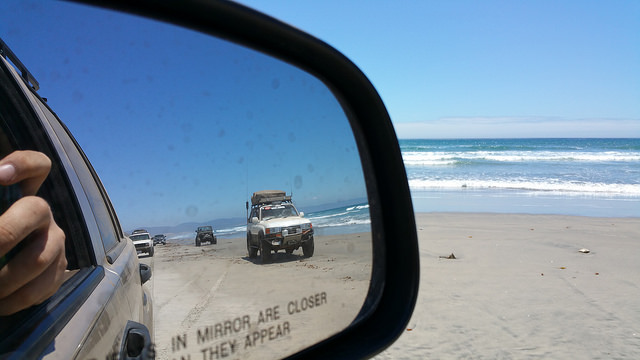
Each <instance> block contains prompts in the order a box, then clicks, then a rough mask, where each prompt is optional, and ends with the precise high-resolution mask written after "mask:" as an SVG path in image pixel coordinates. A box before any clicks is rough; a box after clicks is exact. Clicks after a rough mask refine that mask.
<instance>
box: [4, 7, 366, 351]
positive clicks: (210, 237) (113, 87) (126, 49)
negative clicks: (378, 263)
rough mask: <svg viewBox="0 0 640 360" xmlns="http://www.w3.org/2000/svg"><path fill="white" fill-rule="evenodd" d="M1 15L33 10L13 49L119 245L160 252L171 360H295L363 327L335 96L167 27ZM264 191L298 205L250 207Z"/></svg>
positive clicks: (358, 258) (285, 69)
mask: <svg viewBox="0 0 640 360" xmlns="http://www.w3.org/2000/svg"><path fill="white" fill-rule="evenodd" d="M4 6H5V7H7V8H9V10H12V11H13V12H14V13H21V12H25V11H27V10H28V11H29V14H30V15H29V16H18V17H13V18H9V17H7V16H3V18H2V23H3V25H2V28H1V31H2V36H3V37H4V38H5V41H7V42H8V43H9V44H10V45H11V46H12V49H13V50H14V52H15V53H17V54H20V55H19V56H20V58H21V60H22V61H23V62H24V63H25V64H26V65H27V66H28V67H29V69H30V71H31V72H32V73H33V74H34V75H35V76H36V77H37V79H38V81H39V82H40V85H41V89H40V91H39V93H40V94H41V96H43V97H47V98H48V104H49V105H50V106H51V107H52V108H53V109H54V111H56V113H57V114H58V116H59V117H60V118H61V119H62V120H63V121H64V122H65V123H66V124H67V126H68V127H69V129H70V130H71V132H72V134H74V136H75V137H76V139H77V140H78V142H79V144H80V146H82V147H83V149H84V151H85V153H86V154H87V156H88V158H89V159H90V161H91V162H92V164H93V166H94V167H95V169H96V171H97V173H98V175H99V176H100V178H101V180H102V182H103V184H104V186H105V188H106V190H107V192H108V193H109V196H110V198H111V202H112V203H113V206H114V208H115V210H116V212H117V214H118V218H119V221H120V223H121V225H122V228H123V230H124V231H125V232H126V233H127V234H131V233H132V232H133V231H134V230H136V229H144V230H146V231H147V232H148V233H149V235H150V236H151V237H153V236H155V235H164V237H160V236H159V237H157V239H156V245H155V246H154V247H153V248H152V249H153V251H152V255H153V256H149V255H148V254H141V258H140V261H141V262H143V263H145V264H148V265H150V266H151V267H152V269H153V275H152V277H151V279H150V280H149V281H148V282H147V283H146V284H145V286H148V287H150V288H152V291H153V302H154V324H155V325H154V336H155V343H156V350H157V356H158V358H161V359H163V358H188V356H189V355H191V356H192V358H194V359H195V358H201V357H203V356H205V358H216V356H217V355H215V354H218V355H220V354H223V353H225V354H230V355H233V357H234V358H235V357H242V358H260V359H266V358H274V357H282V356H285V355H288V354H292V353H294V352H295V351H298V350H300V349H302V348H304V347H306V346H309V345H311V344H312V343H314V342H317V341H319V340H322V339H325V338H327V337H328V336H330V335H332V334H334V333H336V332H338V331H340V330H342V329H344V328H345V327H346V326H347V325H348V324H349V323H350V322H351V321H352V320H353V319H354V318H355V317H356V315H357V314H358V312H359V310H360V307H361V306H362V303H363V301H364V298H365V296H366V293H367V290H368V286H369V280H370V274H371V263H372V258H371V236H370V220H369V210H368V202H367V197H366V186H365V183H364V176H363V173H362V167H361V164H360V159H359V155H358V150H357V147H356V144H355V141H354V138H353V135H352V132H351V129H350V127H349V123H348V120H347V118H346V116H345V114H344V112H343V110H342V108H341V107H340V105H339V103H338V101H337V99H336V98H335V97H334V95H333V94H332V93H331V92H330V91H329V90H328V88H327V87H326V86H325V85H324V84H323V83H322V82H320V81H319V80H318V79H316V78H314V77H313V76H310V75H309V74H307V73H305V72H303V71H301V70H299V69H297V68H295V67H293V66H291V65H288V64H285V63H283V62H281V61H279V60H275V59H273V58H270V57H268V56H264V55H262V54H260V53H257V52H254V51H251V50H248V49H245V48H242V47H239V46H236V45H233V44H230V43H227V42H224V41H221V40H219V39H216V38H212V37H209V36H205V35H202V34H199V33H196V32H192V31H188V30H184V29H180V28H177V27H174V26H170V25H167V24H160V23H156V22H152V21H148V20H143V19H139V18H137V17H132V16H128V15H123V14H114V13H112V12H107V11H103V10H97V9H92V8H86V7H81V6H77V5H73V4H60V3H57V4H41V3H37V4H25V3H23V2H16V1H13V2H11V3H10V4H5V5H4ZM5 14H7V12H5ZM262 190H279V191H281V192H283V193H284V194H282V193H278V194H276V195H273V194H272V195H273V196H272V197H271V198H268V199H267V200H265V199H263V200H262V202H260V201H258V200H256V198H254V199H253V200H254V201H253V202H252V195H253V194H254V193H256V192H259V191H262ZM276 210H277V211H280V210H283V211H284V210H286V211H288V215H287V214H275V212H276ZM269 212H272V213H270V214H269V215H267V213H269ZM298 212H299V213H298ZM302 213H303V214H302ZM203 226H210V227H211V230H210V231H206V230H207V229H200V230H201V231H199V230H198V229H199V227H203ZM274 234H275V235H274ZM267 240H269V241H270V243H269V244H270V245H271V251H269V248H268V246H266V245H264V244H265V243H266V241H267ZM163 241H164V243H165V244H163ZM303 241H304V242H303ZM311 241H313V243H311V245H310V242H311ZM198 245H199V246H198ZM288 245H290V246H288ZM287 246H288V247H287ZM310 246H313V247H311V248H310ZM211 356H213V357H211Z"/></svg>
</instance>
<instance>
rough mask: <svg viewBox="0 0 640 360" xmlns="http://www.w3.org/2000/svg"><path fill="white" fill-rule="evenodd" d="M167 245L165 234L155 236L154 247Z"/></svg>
mask: <svg viewBox="0 0 640 360" xmlns="http://www.w3.org/2000/svg"><path fill="white" fill-rule="evenodd" d="M158 244H162V245H166V244H167V237H166V236H165V235H164V234H158V235H153V245H158Z"/></svg>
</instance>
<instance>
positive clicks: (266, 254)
mask: <svg viewBox="0 0 640 360" xmlns="http://www.w3.org/2000/svg"><path fill="white" fill-rule="evenodd" d="M258 242H259V243H260V260H262V263H263V264H268V263H270V262H271V245H270V244H269V243H268V242H266V241H264V236H263V235H262V233H260V235H258Z"/></svg>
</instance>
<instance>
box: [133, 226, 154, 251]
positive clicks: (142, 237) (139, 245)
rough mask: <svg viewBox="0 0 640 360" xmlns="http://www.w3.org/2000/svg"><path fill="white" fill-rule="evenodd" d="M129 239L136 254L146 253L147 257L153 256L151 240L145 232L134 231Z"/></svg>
mask: <svg viewBox="0 0 640 360" xmlns="http://www.w3.org/2000/svg"><path fill="white" fill-rule="evenodd" d="M129 238H130V239H131V240H132V241H133V245H135V246H136V251H137V252H138V254H140V253H147V254H149V256H153V249H154V247H153V238H152V237H151V235H150V234H149V232H148V231H147V230H142V229H140V230H134V231H133V233H131V235H129Z"/></svg>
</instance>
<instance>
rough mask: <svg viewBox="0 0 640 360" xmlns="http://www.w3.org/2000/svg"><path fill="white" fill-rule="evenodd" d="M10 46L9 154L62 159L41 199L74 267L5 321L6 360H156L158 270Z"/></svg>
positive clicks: (5, 58) (0, 97) (1, 66)
mask: <svg viewBox="0 0 640 360" xmlns="http://www.w3.org/2000/svg"><path fill="white" fill-rule="evenodd" d="M0 47H1V49H0V50H1V51H0V54H1V56H0V85H1V86H0V138H1V139H2V142H3V144H2V145H3V146H2V148H3V149H7V147H8V149H7V151H9V152H11V151H15V150H18V149H32V150H36V151H40V152H42V153H44V154H45V155H47V156H48V157H49V158H50V159H51V160H52V163H53V164H52V169H51V172H50V174H49V177H48V178H47V180H46V181H45V183H44V184H43V185H42V187H41V188H40V192H39V196H41V197H43V198H44V199H45V200H47V201H48V202H49V204H50V207H51V209H52V213H53V216H54V219H55V221H56V223H57V224H58V225H59V226H60V227H61V228H62V229H63V230H64V232H65V235H66V240H65V241H66V244H65V247H66V257H67V262H68V266H67V271H66V275H67V280H66V281H65V282H64V283H63V284H62V286H61V288H60V289H59V290H58V292H57V293H56V294H54V295H53V296H52V297H51V298H49V299H48V300H47V301H45V302H44V303H42V304H40V305H36V306H33V307H31V308H28V309H25V310H23V311H21V312H18V313H16V314H13V315H11V316H7V317H2V318H0V358H2V359H32V358H41V357H42V356H44V355H45V354H48V355H49V356H51V357H56V358H59V359H73V358H78V359H92V358H95V359H104V358H124V357H125V355H126V354H127V352H129V354H138V355H145V356H146V355H148V354H149V353H150V352H152V351H153V345H152V343H151V339H153V333H152V331H153V310H152V309H153V307H152V301H151V296H150V293H149V291H148V290H147V289H146V286H143V283H144V282H146V281H147V280H149V278H150V277H151V269H150V267H149V266H147V265H144V264H140V263H139V262H138V257H137V255H136V247H135V246H134V244H133V242H132V241H129V240H128V239H127V237H126V236H125V235H124V233H123V231H122V229H121V227H120V223H119V221H118V218H117V216H116V214H115V211H114V210H113V207H112V205H111V202H110V200H109V197H108V196H107V193H106V191H105V189H104V187H103V186H102V183H101V181H100V179H99V178H98V175H97V174H96V173H95V171H94V169H93V167H92V166H91V163H90V162H89V160H88V159H87V157H86V156H85V154H84V152H83V151H82V149H81V148H80V146H79V145H78V144H77V142H76V141H75V140H74V138H73V136H72V135H71V134H70V132H69V131H68V129H67V128H66V126H65V125H64V124H63V123H62V121H61V120H60V119H59V118H58V117H57V115H56V114H55V113H54V112H53V111H52V109H51V108H49V106H48V105H47V103H46V101H45V100H44V99H43V98H42V97H40V95H39V94H38V93H37V90H38V88H39V85H38V83H37V81H36V80H35V79H34V77H33V76H32V75H31V74H30V73H29V71H28V70H27V68H26V67H25V66H24V65H23V64H22V62H21V61H20V60H19V59H18V57H17V56H16V55H15V54H14V53H13V52H12V51H11V49H9V47H8V46H7V45H6V44H5V43H4V42H2V41H0ZM18 72H20V74H19V73H18ZM6 155H7V154H6V153H2V154H0V156H2V157H4V156H6ZM54 350H55V351H54Z"/></svg>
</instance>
